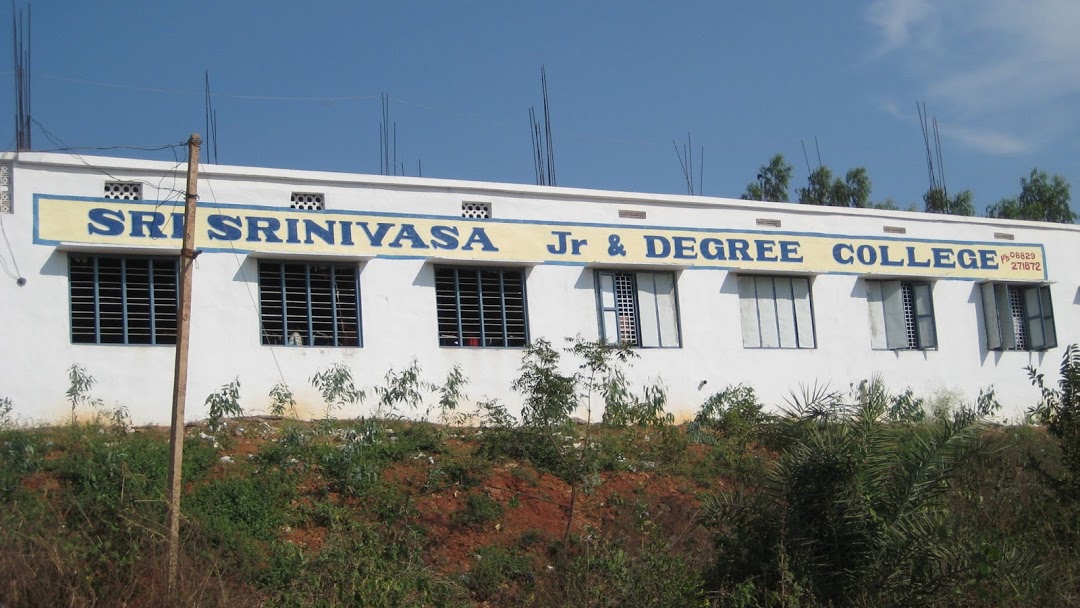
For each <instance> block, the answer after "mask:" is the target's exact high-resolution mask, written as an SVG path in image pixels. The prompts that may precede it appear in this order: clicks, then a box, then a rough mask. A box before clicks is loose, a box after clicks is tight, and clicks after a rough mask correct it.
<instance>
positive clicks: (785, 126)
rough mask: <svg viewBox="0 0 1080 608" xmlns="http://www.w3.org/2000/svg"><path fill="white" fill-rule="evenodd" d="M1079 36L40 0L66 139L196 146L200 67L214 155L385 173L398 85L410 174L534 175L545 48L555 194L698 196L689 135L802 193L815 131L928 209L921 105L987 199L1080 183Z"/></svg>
mask: <svg viewBox="0 0 1080 608" xmlns="http://www.w3.org/2000/svg"><path fill="white" fill-rule="evenodd" d="M18 1H19V5H20V6H25V0H18ZM0 10H2V11H3V12H2V13H0V18H2V19H3V21H2V23H4V24H10V11H11V8H10V6H8V5H4V6H3V8H2V9H0ZM1077 32H1080V2H1076V1H1075V0H1029V1H1027V2H1022V3H1021V2H1015V0H978V1H976V0H951V1H949V2H932V1H930V0H877V1H874V2H866V3H860V4H856V3H840V2H814V3H810V2H797V3H796V2H789V3H779V2H752V3H750V2H745V3H742V2H722V1H711V2H676V1H672V2H665V3H654V2H629V1H628V2H615V1H599V0H598V1H581V0H578V1H567V2H562V1H549V2H543V3H539V2H537V3H523V2H506V1H501V2H496V1H492V2H479V1H476V2H473V1H443V2H433V1H432V2H378V3H375V2H320V1H316V0H312V1H309V2H286V1H274V0H263V1H260V2H255V1H254V0H235V1H221V0H218V1H215V2H202V1H199V0H193V1H190V2H184V3H176V2H170V3H166V2H146V1H145V0H141V1H134V0H130V1H128V0H124V1H121V0H114V1H109V2H40V1H39V2H37V3H34V5H33V61H34V63H33V70H34V72H33V75H34V83H33V84H34V88H33V113H34V117H35V119H36V120H38V121H39V122H40V123H41V124H42V125H44V127H45V128H46V129H48V131H49V132H50V133H52V134H53V135H54V136H55V137H56V138H58V139H59V140H60V141H62V142H64V143H65V144H66V145H69V146H111V145H142V146H147V145H155V144H165V143H174V142H180V141H183V140H184V139H186V137H187V135H188V134H189V133H191V132H193V131H198V132H203V131H204V130H205V129H204V113H203V103H204V102H203V71H204V70H209V72H210V79H211V85H212V88H213V90H214V91H215V92H216V93H217V94H216V96H215V98H214V104H215V107H216V108H217V112H218V133H219V134H218V158H219V160H220V161H221V162H222V163H227V164H238V165H257V166H270V167H286V168H297V169H316V170H330V171H349V172H359V173H377V172H378V170H379V144H378V141H379V139H378V138H379V121H380V112H381V109H380V101H379V96H380V94H382V93H383V92H385V93H387V94H388V95H389V96H390V99H391V103H390V114H391V119H392V120H393V121H395V122H396V123H397V156H398V160H399V161H402V162H404V164H405V172H406V173H407V174H408V175H415V174H416V172H417V161H418V160H420V161H421V162H422V164H423V173H424V176H425V177H444V178H454V179H471V180H484V181H498V182H517V183H534V181H535V178H534V174H533V163H532V154H531V149H530V137H529V127H528V109H529V107H530V106H535V107H536V108H537V110H538V111H539V109H540V105H541V91H540V74H539V72H540V66H541V65H546V67H547V73H548V81H549V90H550V97H551V103H552V126H553V130H554V145H555V158H556V168H557V178H558V184H559V185H560V186H574V187H584V188H601V189H613V190H630V191H644V192H657V193H685V191H686V187H685V181H684V179H683V175H682V171H681V169H680V167H679V161H678V159H677V158H676V154H675V151H674V148H673V146H672V140H673V139H675V140H677V141H679V142H680V143H681V142H684V141H685V139H686V136H687V133H688V132H690V133H692V136H693V141H694V147H695V158H697V157H698V150H697V148H698V146H703V147H704V157H703V159H704V167H703V169H704V171H703V173H704V175H703V180H702V184H701V186H702V191H703V192H704V194H706V195H710V196H728V197H738V196H739V195H740V194H741V193H742V192H743V190H744V188H745V186H746V184H747V182H748V181H750V180H752V179H753V178H754V176H755V175H756V173H757V167H758V166H759V165H761V164H763V163H764V162H766V161H767V160H768V158H769V157H770V156H771V155H772V154H774V153H777V152H780V153H783V154H784V155H785V156H786V157H787V158H788V160H789V161H790V162H791V163H792V164H793V165H794V166H795V168H796V170H795V177H794V179H793V187H794V186H797V185H802V184H804V183H805V180H806V175H807V169H806V163H805V161H804V160H803V152H802V146H801V142H805V143H806V146H807V150H808V152H809V153H810V162H811V163H812V164H814V165H816V163H817V154H816V152H815V149H814V138H815V137H816V138H817V141H818V143H819V146H820V150H821V160H822V162H823V163H824V164H826V165H828V166H830V167H831V168H832V169H833V170H834V172H835V173H843V172H844V171H846V170H847V169H849V168H851V167H855V166H859V165H862V166H865V167H866V168H867V170H868V172H869V175H870V177H871V179H872V180H873V199H874V200H877V201H880V200H884V199H886V198H892V199H893V200H895V201H896V202H897V203H898V204H899V205H901V206H903V207H906V206H907V205H909V204H911V203H915V202H918V203H919V206H920V208H921V204H922V203H921V196H922V193H923V192H924V191H925V190H926V188H927V185H928V179H927V173H926V160H925V156H924V149H923V143H922V135H921V132H920V129H919V125H918V120H917V115H916V111H915V100H916V99H920V100H925V101H926V102H927V104H928V106H929V111H930V114H931V115H933V116H936V117H937V119H938V122H939V125H940V128H941V140H942V147H943V152H944V160H945V163H944V164H945V176H946V181H947V184H948V186H949V188H950V190H951V191H959V190H961V189H965V188H969V189H971V190H973V191H974V193H975V200H976V205H977V206H978V207H979V208H982V207H984V206H985V205H987V204H989V203H993V202H996V201H997V200H999V199H1000V198H1002V197H1004V196H1012V195H1015V194H1016V193H1017V192H1018V191H1019V179H1020V177H1021V176H1025V175H1027V174H1028V172H1029V171H1030V170H1031V169H1032V168H1033V167H1036V166H1037V167H1039V168H1040V169H1043V170H1045V171H1047V172H1049V173H1052V174H1053V173H1057V174H1061V175H1063V176H1064V177H1065V178H1066V179H1067V180H1069V182H1070V183H1073V184H1080V137H1078V135H1080V111H1078V110H1077V108H1080V60H1078V59H1080V36H1078V35H1077ZM6 38H7V37H5V39H6ZM189 45H190V47H191V48H188V46H189ZM11 52H12V51H11V45H10V41H9V43H8V44H4V45H0V74H2V75H3V78H4V81H5V83H6V87H5V93H4V94H3V95H2V97H0V116H2V117H5V118H4V119H3V122H2V124H0V145H3V146H4V147H5V149H11V148H13V147H14V129H13V126H12V125H13V122H14V121H13V120H12V119H11V118H7V117H11V116H13V114H14V104H13V98H14V85H13V82H14V80H13V76H12V73H11V68H10V66H11V65H12V61H11ZM33 141H34V147H35V149H49V148H54V147H56V146H55V145H54V144H53V143H51V142H50V141H49V140H48V139H47V138H46V136H45V134H44V133H43V132H42V131H41V129H40V128H38V127H37V126H35V130H34V134H33ZM113 154H123V155H131V156H139V157H151V158H159V159H167V160H172V154H171V153H170V152H168V151H166V152H164V153H161V152H159V153H156V154H145V153H144V154H140V153H137V152H130V151H128V152H113ZM695 164H696V161H695ZM793 190H794V188H793ZM792 195H793V196H794V192H792ZM1073 208H1074V209H1076V208H1078V205H1077V204H1076V203H1075V202H1074V204H1073Z"/></svg>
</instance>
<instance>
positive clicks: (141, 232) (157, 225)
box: [130, 211, 165, 239]
mask: <svg viewBox="0 0 1080 608" xmlns="http://www.w3.org/2000/svg"><path fill="white" fill-rule="evenodd" d="M130 217H131V233H130V236H132V237H134V238H146V236H147V234H146V230H149V232H150V234H149V236H150V238H152V239H163V238H165V232H164V231H163V230H162V229H161V228H162V226H164V225H165V214H164V213H158V212H157V211H132V212H131V216H130Z"/></svg>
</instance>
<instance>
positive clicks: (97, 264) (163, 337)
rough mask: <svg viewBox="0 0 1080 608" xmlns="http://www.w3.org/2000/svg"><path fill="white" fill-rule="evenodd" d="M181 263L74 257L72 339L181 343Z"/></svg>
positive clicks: (71, 262) (71, 272)
mask: <svg viewBox="0 0 1080 608" xmlns="http://www.w3.org/2000/svg"><path fill="white" fill-rule="evenodd" d="M178 268H179V266H178V259H177V258H159V257H134V256H102V255H81V254H70V255H69V256H68V281H69V289H70V294H69V299H70V304H71V341H72V342H73V343H75V344H176V301H177V293H178V292H179V283H178V275H179V272H178Z"/></svg>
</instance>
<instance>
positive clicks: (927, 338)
mask: <svg viewBox="0 0 1080 608" xmlns="http://www.w3.org/2000/svg"><path fill="white" fill-rule="evenodd" d="M866 291H867V302H868V303H869V310H870V344H871V348H873V349H874V350H894V351H898V350H936V349H937V347H938V339H937V325H936V319H935V317H936V316H935V314H934V293H933V292H934V289H933V284H932V283H930V282H928V281H919V280H915V281H910V280H908V281H900V280H871V279H867V280H866ZM905 304H907V307H905Z"/></svg>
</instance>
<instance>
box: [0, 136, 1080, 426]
mask: <svg viewBox="0 0 1080 608" xmlns="http://www.w3.org/2000/svg"><path fill="white" fill-rule="evenodd" d="M0 160H14V166H15V179H14V184H15V192H14V197H13V198H14V213H13V214H10V215H5V216H3V217H2V218H0V219H2V221H3V228H4V233H5V234H6V237H7V239H8V240H9V241H10V246H11V252H10V253H9V251H8V250H7V245H5V244H3V243H0V257H3V259H4V261H5V262H6V263H7V265H8V267H9V269H11V270H12V271H14V269H15V264H17V265H18V269H19V271H20V272H21V274H22V275H23V276H24V277H25V278H26V279H27V283H26V285H24V286H22V287H20V286H17V285H16V282H15V280H14V279H11V278H8V277H7V276H2V277H0V352H2V356H0V398H2V397H8V398H10V399H11V400H12V401H13V403H14V405H15V413H16V414H17V415H18V416H19V417H21V418H22V419H24V420H26V421H38V422H40V421H46V422H48V421H57V420H62V419H63V418H64V417H65V416H66V415H68V412H69V406H68V404H67V403H66V401H65V396H64V393H65V390H66V389H67V386H68V378H67V369H68V367H69V366H70V365H71V364H73V363H80V364H82V365H84V366H85V367H86V368H87V370H88V371H89V372H90V373H91V374H92V375H93V376H95V378H96V379H97V385H96V386H95V388H94V390H93V394H94V396H95V397H97V398H100V399H101V400H103V401H104V403H105V404H106V405H112V404H115V403H119V404H123V405H125V406H127V407H128V408H129V409H130V411H131V413H132V415H133V417H134V420H135V422H136V423H140V424H142V423H167V422H168V419H169V412H170V399H171V392H172V377H173V356H174V350H173V347H171V346H153V347H149V346H120V345H83V344H72V343H71V341H70V337H69V319H68V291H67V290H68V280H67V257H66V256H67V254H66V253H65V252H63V251H59V250H57V248H56V247H54V246H44V245H35V244H33V242H32V230H33V225H32V221H33V217H32V200H33V195H34V194H35V193H40V194H54V195H66V196H84V197H94V196H100V195H101V192H102V184H103V182H104V181H105V180H112V179H121V180H126V179H138V180H142V181H145V182H150V183H151V184H154V185H157V184H160V186H161V187H160V189H158V188H157V187H154V186H147V187H146V188H145V191H144V195H143V196H144V198H145V199H159V200H166V199H167V200H168V201H169V202H167V203H164V205H167V206H170V207H172V206H173V205H175V207H176V210H180V208H181V207H182V193H180V192H178V191H179V190H182V189H183V184H184V174H183V170H184V167H183V166H182V165H181V166H180V167H179V168H174V166H173V164H172V163H162V162H151V161H135V160H128V159H114V158H97V157H83V159H82V160H79V159H76V158H73V157H71V156H67V155H61V154H44V153H21V154H14V153H5V154H0ZM84 161H85V162H84ZM87 165H90V166H87ZM293 191H305V192H309V191H313V192H324V193H325V195H326V201H327V206H328V208H332V209H333V208H336V209H354V210H369V211H384V212H386V211H393V212H399V213H401V212H405V213H418V214H433V215H447V216H456V215H459V214H460V209H461V202H462V201H463V200H479V201H488V202H491V203H492V206H493V211H494V215H495V216H496V217H498V218H517V219H542V220H551V221H560V220H561V221H587V222H606V223H620V222H621V223H625V224H627V225H633V224H648V225H670V226H673V227H680V226H715V227H723V228H731V229H738V228H745V229H758V228H759V227H758V226H756V225H755V220H756V219H757V218H771V219H780V220H781V221H782V222H783V226H782V228H781V229H780V230H783V231H799V232H827V233H840V234H851V235H865V236H878V235H881V234H882V227H883V226H885V225H889V226H902V227H905V228H906V229H907V235H906V236H907V237H910V238H913V239H955V240H972V241H992V240H993V235H994V233H995V232H1009V233H1012V234H1014V235H1015V238H1016V241H1017V242H1037V243H1043V244H1044V245H1045V250H1046V259H1047V268H1048V271H1049V280H1050V281H1051V282H1052V287H1051V289H1052V294H1053V304H1054V308H1055V318H1056V322H1057V337H1058V343H1059V344H1060V345H1066V344H1069V343H1072V342H1075V341H1076V340H1077V339H1078V334H1080V318H1078V314H1077V311H1078V304H1080V293H1078V277H1080V273H1078V272H1077V267H1076V264H1077V260H1078V259H1080V258H1078V254H1080V247H1078V245H1080V228H1078V227H1076V226H1071V225H1070V226H1062V225H1054V224H1039V223H1032V222H1008V221H1000V220H990V219H985V218H955V217H943V216H935V215H927V214H921V213H904V212H885V211H873V210H853V209H833V208H819V207H805V206H799V205H793V204H780V203H757V202H747V201H737V200H730V199H717V198H704V197H685V196H670V195H650V194H641V193H619V192H600V191H589V190H579V189H569V188H544V187H537V186H525V185H510V184H486V183H476V182H459V181H451V180H435V179H419V178H401V177H398V178H394V177H383V176H369V175H347V174H331V173H316V172H305V171H288V170H277V169H254V168H241V167H224V166H213V165H210V166H207V165H204V166H203V167H202V168H201V178H200V180H199V193H200V198H201V200H202V201H204V202H206V201H218V202H221V203H232V204H259V205H280V206H282V207H288V205H289V195H290V193H291V192H293ZM620 209H633V210H641V211H646V212H647V214H648V219H647V220H620V219H618V210H620ZM12 257H13V258H14V259H12ZM299 259H302V258H299ZM360 282H361V299H362V311H363V313H362V314H363V334H364V347H363V348H295V347H293V348H289V347H274V348H271V347H267V346H262V345H260V343H259V334H258V313H257V303H258V285H257V282H256V262H255V260H254V259H252V258H248V257H246V256H245V255H243V254H239V255H233V254H231V253H206V254H204V255H202V256H201V257H199V259H198V267H197V270H196V272H195V278H194V288H193V308H192V336H191V351H190V352H191V356H190V379H189V383H188V395H189V397H188V404H187V409H188V416H187V417H188V419H189V420H191V419H198V418H202V417H205V415H206V412H205V409H204V407H203V400H204V399H205V397H206V395H208V394H209V393H210V392H212V391H213V390H215V389H216V388H218V387H219V386H220V385H222V384H224V383H226V382H228V381H230V380H232V379H233V378H239V379H240V381H241V394H242V405H243V407H244V408H245V410H247V411H249V412H261V411H265V410H266V408H267V407H268V405H269V398H268V397H267V392H268V391H269V390H270V388H271V387H272V386H273V385H274V384H276V383H278V382H280V381H281V380H282V379H284V381H285V382H287V383H288V384H289V385H290V386H291V387H293V389H294V391H295V393H296V396H297V399H298V401H299V402H300V404H301V412H302V413H304V414H306V415H310V416H319V415H320V414H321V412H322V405H321V402H320V400H319V397H318V394H317V392H316V391H315V390H314V389H313V388H311V386H310V384H309V382H308V379H309V378H310V377H311V375H312V374H313V373H315V372H316V371H318V370H320V369H323V368H325V367H327V366H328V365H330V364H331V363H335V362H341V363H345V364H347V365H348V366H349V367H350V368H351V369H352V371H353V374H354V377H355V379H356V382H357V385H358V386H361V387H370V386H372V385H375V384H381V383H382V381H383V376H384V375H385V373H386V372H387V370H388V369H389V368H391V367H393V368H396V369H400V368H402V367H404V366H406V365H408V363H409V362H410V361H411V360H412V359H413V358H415V359H417V360H418V361H419V363H420V365H421V367H422V368H423V370H424V372H425V376H427V378H428V379H430V380H440V379H441V378H443V377H444V376H445V374H446V372H447V371H448V370H449V369H450V368H451V367H452V366H453V365H454V364H460V366H461V367H462V369H463V371H464V372H465V375H466V376H467V377H468V378H469V385H468V386H467V387H466V392H467V394H468V395H469V397H470V398H471V399H473V400H479V399H490V398H498V399H500V400H501V401H503V402H504V403H507V404H509V405H510V406H511V411H516V410H517V406H518V405H519V403H520V399H521V398H520V396H519V395H517V394H515V393H514V392H513V391H512V390H511V389H510V384H511V381H512V379H513V378H514V377H515V375H516V373H517V370H518V366H519V364H520V358H521V354H522V351H521V349H515V348H505V349H504V348H499V349H480V348H475V349H469V348H442V347H439V345H438V341H437V337H436V320H435V294H434V287H433V270H432V264H431V263H430V262H428V261H424V260H394V259H374V260H371V261H367V262H363V263H362V266H361V273H360ZM677 289H678V297H679V308H680V325H681V330H682V348H678V349H643V350H640V351H639V354H640V355H641V356H640V358H639V359H637V360H636V362H635V363H634V367H633V373H632V378H633V380H634V381H635V383H636V384H638V385H642V384H644V383H646V382H650V381H652V380H654V379H660V380H661V381H662V382H663V383H664V384H665V385H666V386H667V387H668V389H669V410H670V411H672V412H674V413H676V415H686V414H688V413H692V412H694V411H696V409H697V407H698V406H699V405H700V403H701V402H702V401H703V400H704V399H705V398H707V397H708V395H709V394H710V393H711V392H713V391H716V390H720V389H722V388H723V387H724V386H725V385H727V384H733V383H740V382H742V383H748V384H750V385H752V386H753V387H754V388H755V389H756V390H757V391H758V393H759V394H760V396H761V397H762V399H763V400H764V401H765V402H766V403H769V404H773V405H782V404H783V402H784V398H785V396H786V395H787V394H788V392H789V391H791V390H795V389H797V388H798V387H799V385H800V383H802V384H812V383H814V382H818V383H823V382H828V383H830V385H831V386H832V387H833V388H843V389H846V388H847V387H848V385H849V384H850V383H852V382H857V381H859V380H861V379H864V378H869V377H870V376H872V375H873V374H882V375H883V376H884V379H885V381H886V382H887V383H888V385H889V386H890V387H892V388H894V389H901V388H903V387H908V386H910V387H912V388H913V389H915V391H916V392H917V393H918V394H921V395H924V396H932V395H934V394H941V393H944V392H955V393H956V394H957V395H959V396H961V397H963V398H964V399H968V400H973V399H974V398H975V396H976V395H977V394H978V392H979V389H980V388H982V387H987V386H989V385H993V386H994V387H995V388H996V390H997V395H998V398H999V399H1000V400H1001V401H1002V403H1003V404H1005V406H1006V409H1005V411H1004V412H1003V413H1004V414H1005V415H1007V416H1009V417H1010V418H1014V419H1015V418H1016V417H1017V416H1018V415H1020V414H1021V413H1022V412H1023V411H1024V409H1025V408H1027V407H1029V406H1031V405H1032V404H1033V403H1034V402H1035V400H1036V399H1037V396H1038V395H1037V392H1036V391H1035V390H1034V389H1033V388H1032V387H1031V385H1030V383H1029V382H1028V379H1027V374H1026V373H1025V371H1024V369H1023V368H1024V367H1025V366H1027V365H1033V366H1036V367H1038V368H1040V369H1041V370H1043V371H1045V372H1047V375H1048V376H1049V377H1051V378H1056V374H1057V372H1056V370H1057V367H1058V364H1059V362H1060V358H1061V353H1062V351H1061V348H1058V349H1054V350H1050V351H1046V352H1000V351H988V350H987V349H986V347H985V339H984V336H983V331H984V330H983V328H982V317H981V300H980V297H979V293H978V283H977V282H973V281H963V280H942V279H938V280H934V281H933V299H934V305H935V312H936V324H937V332H938V344H939V346H938V348H937V350H932V351H900V352H894V351H876V350H871V348H870V327H869V319H868V311H867V302H866V295H865V292H866V290H865V284H864V281H863V279H862V278H860V277H856V276H853V275H818V276H815V277H813V280H812V294H813V306H814V315H815V325H816V334H817V348H816V349H810V350H786V349H785V350H781V349H747V348H744V347H743V345H742V337H741V333H740V316H739V301H738V286H737V284H736V280H735V274H734V273H729V272H727V271H723V270H704V269H686V270H681V271H677ZM527 294H528V316H529V331H530V336H531V337H532V338H534V339H535V338H540V337H543V338H547V339H549V340H551V341H552V342H554V343H556V344H558V345H561V344H562V343H563V338H564V337H567V336H576V335H580V336H582V337H584V338H587V339H596V338H597V337H598V332H599V330H598V323H597V318H596V307H595V292H594V285H593V272H592V269H590V268H586V267H582V266H561V265H545V264H540V265H535V266H532V267H530V268H528V270H527ZM279 370H280V371H279ZM702 380H707V381H708V382H707V384H706V385H705V387H704V388H702V389H701V390H699V389H698V386H699V384H700V383H701V381H702ZM372 410H373V404H372V403H370V402H369V403H368V404H366V405H364V406H361V407H358V408H356V409H355V410H354V411H346V412H337V415H338V416H341V417H345V416H352V415H360V414H364V413H371V411H372Z"/></svg>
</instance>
